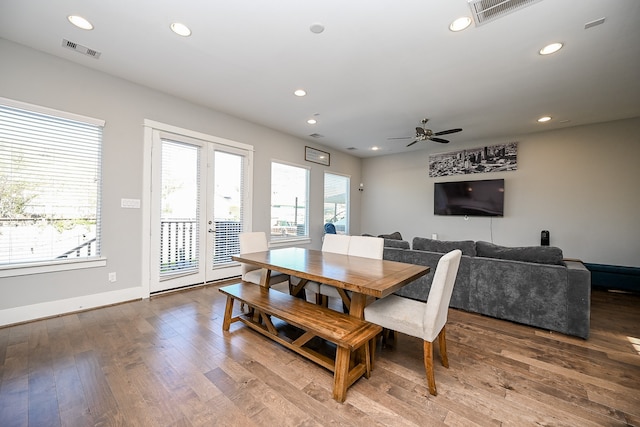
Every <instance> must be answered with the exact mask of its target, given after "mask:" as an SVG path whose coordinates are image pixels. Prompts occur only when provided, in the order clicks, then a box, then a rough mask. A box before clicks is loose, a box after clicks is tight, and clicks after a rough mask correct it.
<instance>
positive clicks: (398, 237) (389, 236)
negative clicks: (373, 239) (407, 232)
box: [378, 231, 402, 240]
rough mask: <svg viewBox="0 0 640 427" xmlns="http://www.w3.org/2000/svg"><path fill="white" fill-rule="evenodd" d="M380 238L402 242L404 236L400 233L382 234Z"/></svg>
mask: <svg viewBox="0 0 640 427" xmlns="http://www.w3.org/2000/svg"><path fill="white" fill-rule="evenodd" d="M378 237H382V238H383V239H393V240H402V234H400V232H398V231H394V232H393V233H391V234H380V235H379V236H378Z"/></svg>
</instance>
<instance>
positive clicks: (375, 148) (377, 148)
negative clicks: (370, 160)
mask: <svg viewBox="0 0 640 427" xmlns="http://www.w3.org/2000/svg"><path fill="white" fill-rule="evenodd" d="M371 149H372V150H373V151H378V150H379V149H380V147H371Z"/></svg>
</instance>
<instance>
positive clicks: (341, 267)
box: [233, 247, 430, 298]
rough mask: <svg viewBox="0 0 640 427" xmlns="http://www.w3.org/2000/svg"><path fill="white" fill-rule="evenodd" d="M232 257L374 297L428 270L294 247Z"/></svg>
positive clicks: (387, 293) (416, 266)
mask: <svg viewBox="0 0 640 427" xmlns="http://www.w3.org/2000/svg"><path fill="white" fill-rule="evenodd" d="M233 259H234V260H235V261H238V262H243V263H247V264H253V265H256V266H259V267H262V268H264V269H266V270H269V271H270V270H275V271H279V272H282V273H285V274H289V275H292V276H296V277H300V278H302V279H307V280H311V281H314V282H319V283H326V284H328V285H332V286H335V287H338V288H342V289H345V290H348V291H352V292H354V293H356V294H360V295H365V296H367V295H368V296H372V297H376V298H383V297H385V296H387V295H390V294H392V293H393V292H395V291H397V290H398V289H400V288H401V287H403V286H404V285H406V284H407V283H409V282H412V281H413V280H416V279H417V278H419V277H421V276H424V275H425V274H427V273H428V272H429V270H430V268H429V267H427V266H423V265H415V264H407V263H402V262H397V261H389V260H382V259H372V258H363V257H357V256H351V255H343V254H336V253H331V252H323V251H320V250H315V249H306V248H297V247H294V248H282V249H271V250H268V251H265V252H254V253H247V254H240V255H236V256H234V257H233ZM263 285H265V286H266V284H263Z"/></svg>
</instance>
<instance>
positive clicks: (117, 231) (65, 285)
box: [0, 39, 361, 311]
mask: <svg viewBox="0 0 640 427" xmlns="http://www.w3.org/2000/svg"><path fill="white" fill-rule="evenodd" d="M0 58H2V59H1V62H0V96H2V97H6V98H11V99H15V100H18V101H23V102H28V103H31V104H37V105H41V106H45V107H50V108H54V109H58V110H63V111H68V112H72V113H76V114H82V115H86V116H90V117H95V118H99V119H104V120H106V125H105V128H104V140H103V204H102V214H103V228H102V235H103V241H102V254H103V255H104V256H105V257H106V258H107V267H105V268H93V269H88V270H76V271H66V272H56V273H47V274H36V275H30V276H20V277H13V278H0V311H1V310H3V309H7V308H12V307H21V306H28V305H32V304H37V303H45V302H49V301H55V300H65V299H69V298H74V297H81V296H86V295H91V294H103V293H106V292H110V291H116V290H121V289H127V288H140V287H141V278H142V272H141V268H140V266H141V264H142V260H141V254H142V247H141V246H142V236H141V231H140V230H141V225H142V220H143V219H142V213H141V212H142V211H141V210H138V209H122V208H121V207H120V199H121V198H131V199H141V198H142V192H143V189H142V179H143V176H142V164H143V121H144V119H150V120H155V121H158V122H162V123H166V124H170V125H174V126H178V127H181V128H186V129H190V130H193V131H197V132H202V133H206V134H209V135H214V136H218V137H222V138H227V139H230V140H234V141H238V142H242V143H246V144H251V145H253V146H254V150H255V153H254V189H253V190H254V192H253V212H252V214H253V228H254V230H263V231H269V228H270V227H269V223H270V208H269V206H270V194H271V190H270V179H269V177H270V165H271V160H272V159H277V160H284V161H288V162H292V163H296V164H300V165H304V166H309V167H311V200H310V208H311V209H310V215H311V218H310V231H311V237H312V243H311V245H310V246H311V247H316V248H319V247H320V244H321V243H320V242H321V240H320V239H321V235H322V226H323V218H322V211H323V201H322V198H323V178H324V175H323V174H324V171H325V170H328V171H331V172H335V173H341V174H345V175H350V176H351V177H352V186H353V191H355V193H356V194H357V193H358V192H357V191H356V188H357V185H358V184H359V183H360V181H361V177H360V168H361V160H360V159H358V158H356V157H353V156H350V155H348V154H344V153H339V152H336V151H334V150H331V149H328V148H327V147H323V146H322V145H319V144H310V143H309V142H306V141H303V140H300V139H298V138H294V137H292V136H288V135H285V134H282V133H280V132H277V131H274V130H272V129H269V128H265V127H263V126H259V125H256V124H253V123H249V122H247V121H243V120H240V119H237V118H234V117H230V116H228V115H225V114H222V113H220V112H216V111H212V110H210V109H207V108H203V107H201V106H198V105H194V104H191V103H189V102H186V101H183V100H181V99H178V98H175V97H172V96H169V95H166V94H164V93H160V92H157V91H153V90H150V89H148V88H145V87H142V86H139V85H136V84H133V83H130V82H127V81H124V80H121V79H119V78H116V77H112V76H109V75H106V74H103V73H100V72H97V71H95V70H92V69H90V68H87V67H83V66H79V65H77V64H74V63H71V62H69V61H66V60H63V59H59V58H56V57H53V56H50V55H47V54H43V53H41V52H38V51H35V50H33V49H30V48H26V47H24V46H20V45H18V44H15V43H12V42H8V41H6V40H3V39H0ZM87 61H94V59H92V58H87ZM305 145H312V146H314V147H317V148H320V149H322V150H325V151H329V152H330V153H331V166H330V167H325V166H322V165H318V164H315V163H309V162H305V161H304V147H305ZM352 203H353V206H352V222H353V218H356V219H357V218H359V216H360V203H359V199H358V198H354V200H353V201H352ZM355 224H356V225H357V221H356V222H355ZM358 231H359V230H357V229H355V231H354V232H356V233H357V232H358ZM110 271H116V272H117V277H118V281H117V282H115V283H109V282H108V280H107V278H108V272H110ZM77 308H80V307H77Z"/></svg>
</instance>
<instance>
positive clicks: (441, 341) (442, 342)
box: [438, 326, 449, 368]
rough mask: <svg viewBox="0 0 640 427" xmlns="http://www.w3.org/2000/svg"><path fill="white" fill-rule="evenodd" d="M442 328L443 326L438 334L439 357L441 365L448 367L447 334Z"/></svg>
mask: <svg viewBox="0 0 640 427" xmlns="http://www.w3.org/2000/svg"><path fill="white" fill-rule="evenodd" d="M444 330H445V326H443V327H442V330H441V331H440V333H439V334H438V347H440V359H441V360H442V366H444V367H445V368H448V367H449V358H448V357H447V334H446V332H445V331H444Z"/></svg>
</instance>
